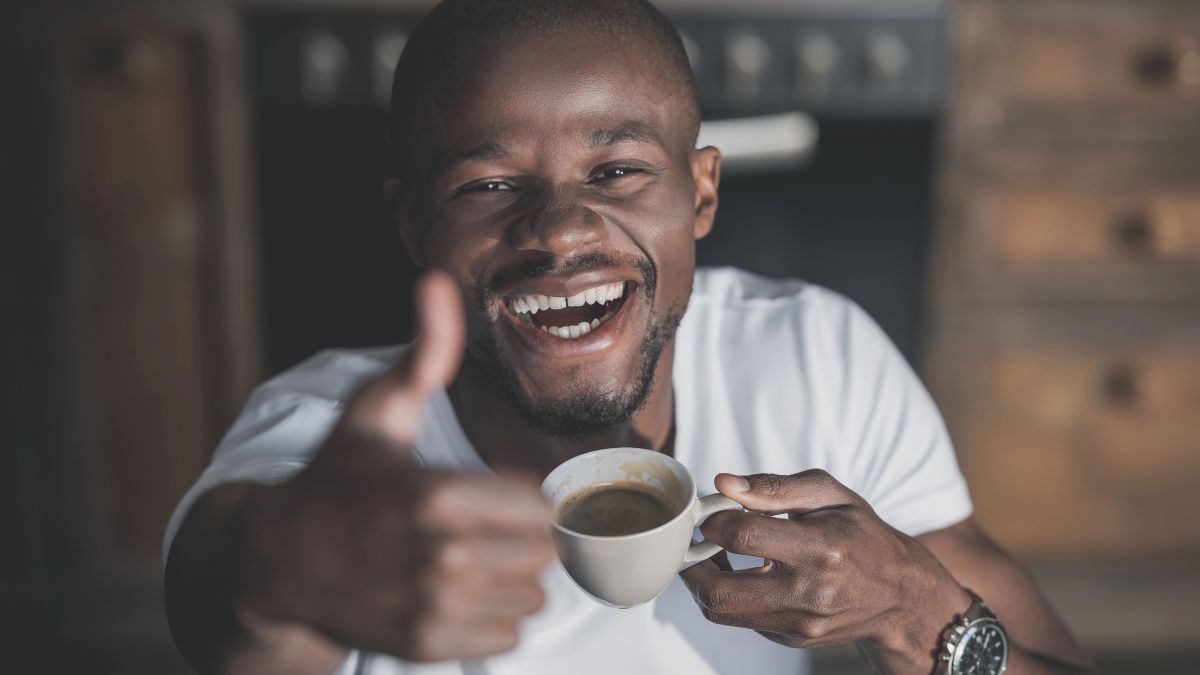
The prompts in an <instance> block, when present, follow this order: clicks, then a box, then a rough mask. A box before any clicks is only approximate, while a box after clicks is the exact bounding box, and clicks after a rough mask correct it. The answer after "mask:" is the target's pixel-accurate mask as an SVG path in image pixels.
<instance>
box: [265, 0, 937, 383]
mask: <svg viewBox="0 0 1200 675" xmlns="http://www.w3.org/2000/svg"><path fill="white" fill-rule="evenodd" d="M754 7H758V8H757V9H755V8H754ZM665 11H667V13H668V15H669V16H670V17H671V18H672V20H673V21H675V22H676V25H677V26H678V28H679V29H680V32H681V34H682V36H683V39H684V43H685V46H686V48H687V50H688V55H689V58H690V59H691V62H692V65H693V69H694V71H695V73H696V79H697V83H698V86H699V94H700V99H701V107H702V113H703V116H704V119H705V125H704V128H703V130H702V132H701V142H702V143H703V142H705V141H706V140H707V139H709V138H718V139H720V140H719V141H718V142H719V143H720V144H721V147H722V150H723V153H724V155H725V157H726V161H725V165H724V166H725V171H724V176H723V179H722V185H721V192H720V196H721V205H720V209H719V212H718V216H717V223H716V227H715V228H714V231H713V233H712V234H711V235H710V237H709V238H708V239H706V240H704V241H702V242H700V244H699V249H698V258H699V261H700V263H701V264H709V265H736V266H739V267H743V268H745V269H749V270H752V271H755V272H760V273H763V274H768V275H773V276H793V277H801V278H805V279H808V280H811V281H813V282H816V283H820V284H823V285H826V286H829V287H831V288H834V289H836V290H839V291H841V292H844V293H846V294H847V295H849V296H850V297H852V298H853V299H855V300H857V301H858V302H859V303H861V304H862V305H863V306H864V307H865V308H866V309H867V310H868V311H869V312H870V313H871V314H872V315H873V316H875V317H876V319H877V320H878V321H879V322H880V323H881V325H882V326H883V327H884V329H885V330H886V331H887V332H888V333H889V334H890V335H891V337H892V339H893V340H895V341H896V343H897V344H898V345H899V346H900V348H901V350H902V351H903V352H904V353H905V354H906V355H907V356H908V357H909V358H910V359H911V358H912V357H913V356H914V355H915V354H916V353H917V348H918V344H917V343H918V340H919V335H918V326H919V325H920V316H919V315H920V311H921V297H922V295H923V292H922V289H923V287H924V278H923V268H924V262H925V249H926V243H927V241H926V240H927V232H928V223H929V220H930V210H931V204H930V193H931V191H932V190H931V175H932V163H933V159H932V146H933V140H934V134H935V131H936V128H937V119H938V114H939V105H940V101H941V94H942V89H943V79H944V78H943V66H944V63H943V61H944V36H943V29H944V23H945V21H944V19H945V17H944V16H943V10H942V9H941V8H940V7H939V6H938V5H935V4H931V3H928V2H916V1H915V0H914V2H913V3H912V4H904V3H893V2H888V3H862V2H855V3H849V4H846V3H843V4H838V5H834V4H829V3H810V2H799V3H793V4H790V5H787V6H785V5H784V4H783V3H765V4H762V5H761V6H758V5H739V6H738V8H737V9H736V10H735V9H731V8H728V7H724V8H718V7H716V6H704V5H701V4H691V3H679V2H676V3H671V4H669V5H667V7H666V9H665ZM421 13H422V10H420V9H417V10H405V9H397V10H394V11H392V10H388V11H381V10H376V9H372V10H344V11H326V10H298V9H286V10H285V9H278V8H270V9H260V10H257V11H255V12H253V13H252V14H251V15H250V17H249V35H250V38H251V44H252V47H253V54H254V68H255V73H254V79H253V81H254V84H255V86H254V95H255V97H256V101H255V107H256V111H257V120H256V138H257V154H258V186H259V207H260V210H261V213H260V215H261V218H260V222H261V223H262V231H261V250H262V268H261V269H262V288H263V293H264V298H263V300H264V307H265V311H266V336H267V360H268V367H269V369H271V370H272V371H277V370H280V369H283V368H285V367H287V366H289V365H291V364H293V363H295V362H297V361H298V360H301V359H303V358H305V357H307V356H308V355H309V354H311V353H313V352H314V351H317V350H319V349H321V348H324V347H331V346H359V345H370V344H381V343H390V342H397V341H401V340H405V339H408V338H409V337H410V333H411V329H412V324H411V320H412V317H411V303H410V301H409V298H410V290H409V289H410V287H411V284H412V281H413V279H414V278H415V276H416V274H417V271H416V270H415V269H414V268H413V266H412V265H411V263H410V262H409V261H408V260H407V258H406V256H405V254H404V252H403V250H402V248H401V246H400V244H399V240H398V237H397V236H396V234H395V232H394V228H393V227H392V226H391V224H390V220H389V217H388V215H387V213H386V209H385V207H384V204H383V200H382V196H381V191H380V186H381V184H382V180H383V178H384V177H385V175H386V171H387V156H386V152H385V145H384V128H385V120H386V108H387V102H388V100H389V96H390V87H391V74H392V69H393V67H394V65H395V62H396V59H397V58H398V57H399V55H400V53H401V51H402V50H403V48H404V44H405V41H406V39H407V35H408V33H409V31H411V30H412V27H413V26H414V25H415V23H416V21H417V20H418V19H419V17H420V15H421ZM718 120H719V122H718ZM764 139H766V140H768V141H769V142H768V143H763V142H762V141H763V140H764ZM755 142H757V146H756V145H755Z"/></svg>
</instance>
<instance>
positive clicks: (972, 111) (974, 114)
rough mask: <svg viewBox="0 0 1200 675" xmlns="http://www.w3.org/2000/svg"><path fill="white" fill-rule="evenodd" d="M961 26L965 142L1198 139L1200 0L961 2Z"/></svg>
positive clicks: (958, 55)
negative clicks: (998, 138) (1000, 139)
mask: <svg viewBox="0 0 1200 675" xmlns="http://www.w3.org/2000/svg"><path fill="white" fill-rule="evenodd" d="M954 25H955V27H956V40H955V44H956V49H955V59H956V61H955V76H954V80H953V92H954V93H953V96H954V99H955V102H954V107H955V108H956V109H957V111H958V113H959V114H958V115H956V116H955V127H956V128H957V131H958V133H959V134H960V136H961V137H962V138H963V139H964V140H965V141H967V142H977V141H979V140H981V139H985V138H988V137H995V136H1002V137H1007V138H1010V139H1024V140H1028V141H1030V142H1031V143H1035V144H1036V143H1044V142H1048V143H1053V144H1057V145H1062V144H1069V143H1071V142H1073V141H1074V142H1090V143H1099V144H1111V143H1119V142H1125V141H1154V140H1158V141H1165V142H1171V143H1172V144H1174V143H1175V142H1177V141H1178V140H1179V139H1180V138H1181V137H1183V138H1186V139H1187V140H1189V141H1191V142H1195V143H1200V3H1195V2H1170V1H1161V0H1160V1H1156V2H1111V1H1100V2H1069V1H1064V0H1053V1H1048V2H1036V3H1032V2H1009V3H994V4H981V3H964V4H963V5H961V6H960V10H959V12H958V16H957V19H956V22H955V24H954Z"/></svg>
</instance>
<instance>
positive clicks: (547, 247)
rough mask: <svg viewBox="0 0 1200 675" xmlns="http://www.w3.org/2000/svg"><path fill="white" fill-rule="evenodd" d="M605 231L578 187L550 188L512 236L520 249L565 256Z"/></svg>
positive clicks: (591, 242)
mask: <svg viewBox="0 0 1200 675" xmlns="http://www.w3.org/2000/svg"><path fill="white" fill-rule="evenodd" d="M603 230H604V222H603V220H602V219H601V218H600V215H599V214H597V213H596V212H595V211H593V210H591V209H590V208H588V207H587V206H586V205H585V204H583V203H581V200H580V199H579V195H578V192H577V191H576V190H573V189H570V188H559V189H547V190H546V194H545V196H544V197H543V199H541V200H540V203H539V204H537V205H536V206H535V207H534V208H533V209H532V211H531V212H530V213H529V214H528V215H527V217H525V218H523V219H521V221H520V222H519V223H517V224H516V226H515V227H514V228H513V232H512V238H513V244H514V245H515V246H516V247H517V249H518V250H521V251H536V252H541V253H549V254H551V255H554V256H565V255H568V254H570V253H572V252H575V251H577V250H579V249H580V248H584V247H587V246H588V245H590V244H593V243H595V242H597V241H599V240H600V238H601V237H602V236H603Z"/></svg>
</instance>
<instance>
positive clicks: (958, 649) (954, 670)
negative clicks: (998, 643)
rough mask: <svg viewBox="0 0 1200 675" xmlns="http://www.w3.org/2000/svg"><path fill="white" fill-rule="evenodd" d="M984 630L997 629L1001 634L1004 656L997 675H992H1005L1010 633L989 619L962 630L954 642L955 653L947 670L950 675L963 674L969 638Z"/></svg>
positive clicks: (974, 622) (970, 624) (975, 622)
mask: <svg viewBox="0 0 1200 675" xmlns="http://www.w3.org/2000/svg"><path fill="white" fill-rule="evenodd" d="M983 628H993V629H995V631H996V632H997V633H999V634H1000V639H1001V640H1002V641H1003V644H1004V656H1003V657H1001V659H1000V668H999V670H997V671H996V672H995V673H993V674H990V675H1002V674H1003V673H1004V671H1005V669H1006V668H1007V667H1008V633H1006V632H1005V630H1004V626H1002V625H1000V622H999V621H997V620H995V619H993V618H990V617H987V618H980V619H976V620H974V621H972V622H970V623H969V624H967V625H966V626H963V627H962V628H961V631H962V632H961V633H960V634H959V635H958V636H957V639H956V640H955V641H954V642H955V644H954V653H953V655H952V656H951V657H950V664H949V665H950V667H949V668H947V670H948V671H949V673H950V675H960V673H961V672H962V671H961V670H960V668H961V666H962V659H963V655H964V654H965V653H966V646H967V644H968V640H967V637H968V636H970V635H971V634H972V633H975V632H976V631H978V630H981V629H983Z"/></svg>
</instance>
